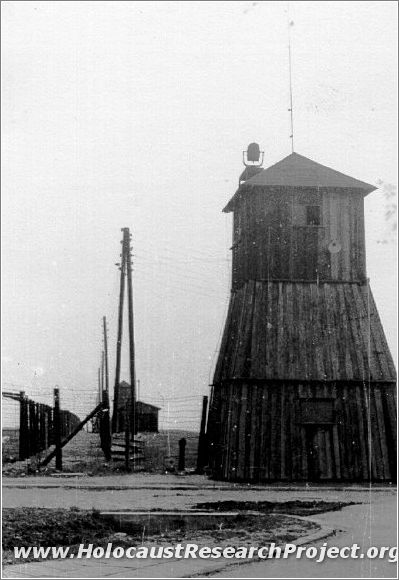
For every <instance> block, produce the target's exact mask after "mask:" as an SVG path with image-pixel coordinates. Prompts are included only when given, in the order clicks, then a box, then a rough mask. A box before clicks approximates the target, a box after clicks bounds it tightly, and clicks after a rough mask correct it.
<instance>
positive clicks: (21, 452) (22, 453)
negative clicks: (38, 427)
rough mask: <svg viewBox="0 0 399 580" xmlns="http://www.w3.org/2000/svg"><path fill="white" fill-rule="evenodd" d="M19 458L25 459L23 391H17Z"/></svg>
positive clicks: (25, 435)
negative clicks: (18, 399)
mask: <svg viewBox="0 0 399 580" xmlns="http://www.w3.org/2000/svg"><path fill="white" fill-rule="evenodd" d="M19 397H20V401H19V460H20V461H23V460H24V459H26V441H27V425H26V421H27V418H28V417H27V412H26V399H25V391H20V393H19Z"/></svg>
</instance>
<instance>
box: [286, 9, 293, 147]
mask: <svg viewBox="0 0 399 580" xmlns="http://www.w3.org/2000/svg"><path fill="white" fill-rule="evenodd" d="M287 13H288V68H289V78H290V108H289V109H288V110H289V112H290V119H291V135H290V139H291V153H294V106H293V99H292V57H291V26H294V21H293V20H290V5H289V3H288V5H287Z"/></svg>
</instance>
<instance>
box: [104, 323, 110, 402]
mask: <svg viewBox="0 0 399 580" xmlns="http://www.w3.org/2000/svg"><path fill="white" fill-rule="evenodd" d="M103 333H104V359H105V390H106V391H107V393H109V373H108V331H107V319H106V317H105V316H103Z"/></svg>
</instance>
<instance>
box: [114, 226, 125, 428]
mask: <svg viewBox="0 0 399 580" xmlns="http://www.w3.org/2000/svg"><path fill="white" fill-rule="evenodd" d="M122 231H123V240H122V254H121V257H122V260H121V263H120V265H119V269H120V272H121V276H120V289H119V312H118V338H117V342H116V367H115V385H114V412H113V415H112V433H117V432H118V429H119V425H118V404H119V383H120V374H121V354H122V333H123V302H124V296H125V274H126V253H125V230H123V229H122Z"/></svg>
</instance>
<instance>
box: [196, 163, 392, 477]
mask: <svg viewBox="0 0 399 580" xmlns="http://www.w3.org/2000/svg"><path fill="white" fill-rule="evenodd" d="M251 167H252V169H251ZM374 189H375V187H373V186H372V185H369V184H368V183H364V182H362V181H358V180H357V179H353V178H351V177H349V176H347V175H344V174H342V173H339V172H337V171H334V170H332V169H330V168H328V167H324V166H323V165H320V164H318V163H315V162H314V161H311V160H310V159H307V158H306V157H303V156H302V155H299V154H297V153H292V154H291V155H289V156H288V157H286V158H285V159H282V160H281V161H279V162H278V163H276V164H275V165H273V166H272V167H269V168H268V169H261V168H260V167H257V168H254V167H253V166H250V169H248V167H246V169H245V171H244V173H243V174H242V176H241V180H240V186H239V188H238V191H237V192H236V193H235V195H234V196H233V198H232V199H231V200H230V201H229V203H228V204H227V206H226V207H225V208H224V211H225V212H233V218H234V226H233V229H234V231H233V246H232V251H233V272H232V289H231V299H230V306H229V310H228V314H227V320H226V325H225V330H224V335H223V338H222V343H221V347H220V353H219V358H218V361H217V365H216V370H215V376H214V381H213V387H212V397H211V404H210V411H209V417H208V429H207V436H208V441H209V444H210V457H211V468H212V471H213V476H214V477H215V478H218V479H226V480H232V481H234V480H236V481H240V480H241V481H279V480H287V481H301V480H302V481H319V480H335V481H370V480H372V481H393V480H394V479H395V477H396V403H395V400H396V395H395V380H396V379H395V368H394V365H393V361H392V357H391V354H390V352H389V348H388V345H387V342H386V339H385V335H384V331H383V328H382V325H381V321H380V318H379V315H378V312H377V309H376V306H375V303H374V300H373V297H372V294H371V291H370V287H369V284H368V280H367V277H366V259H365V236H364V211H363V204H364V197H365V196H366V195H367V194H369V193H370V192H372V191H373V190H374Z"/></svg>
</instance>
